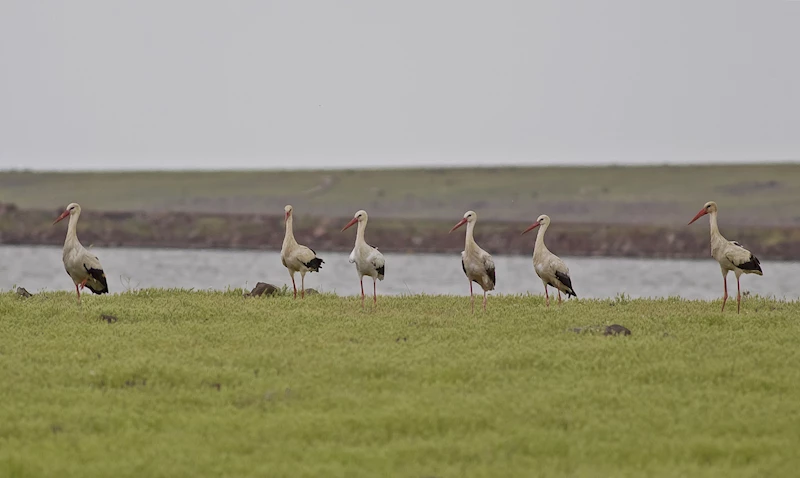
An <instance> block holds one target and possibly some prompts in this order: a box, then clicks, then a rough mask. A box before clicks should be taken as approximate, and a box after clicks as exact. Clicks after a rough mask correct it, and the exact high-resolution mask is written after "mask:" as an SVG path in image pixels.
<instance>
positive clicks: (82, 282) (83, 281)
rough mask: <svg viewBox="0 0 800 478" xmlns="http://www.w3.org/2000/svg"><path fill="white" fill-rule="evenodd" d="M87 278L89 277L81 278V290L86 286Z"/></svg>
mask: <svg viewBox="0 0 800 478" xmlns="http://www.w3.org/2000/svg"><path fill="white" fill-rule="evenodd" d="M88 280H89V278H88V277H87V278H86V279H83V280H82V281H81V290H83V288H84V287H86V282H87V281H88Z"/></svg>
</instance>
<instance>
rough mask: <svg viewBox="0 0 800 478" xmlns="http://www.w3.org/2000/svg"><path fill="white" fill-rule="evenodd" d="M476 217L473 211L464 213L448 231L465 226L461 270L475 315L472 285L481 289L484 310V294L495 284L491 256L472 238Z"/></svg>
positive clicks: (492, 288)
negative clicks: (467, 283) (467, 286)
mask: <svg viewBox="0 0 800 478" xmlns="http://www.w3.org/2000/svg"><path fill="white" fill-rule="evenodd" d="M477 220H478V215H477V214H475V212H474V211H467V212H466V213H464V218H463V219H461V221H460V222H459V223H458V224H456V225H455V226H453V228H452V229H450V232H453V231H455V230H456V229H458V228H459V227H461V226H463V225H464V224H466V225H467V236H466V240H465V242H464V250H463V251H461V268H462V269H464V274H466V276H467V279H468V280H469V301H470V304H471V305H472V312H473V313H475V295H474V294H473V293H472V283H473V282H475V283H477V284H478V285H479V286H481V288H483V310H484V311H485V310H486V292H487V291H490V290H494V286H495V284H496V283H497V282H496V280H495V274H494V262H493V261H492V256H491V255H490V254H489V253H488V252H486V251H484V250H483V249H481V248H480V247H479V246H478V244H477V243H476V242H475V239H474V238H473V237H472V232H473V230H474V229H475V221H477Z"/></svg>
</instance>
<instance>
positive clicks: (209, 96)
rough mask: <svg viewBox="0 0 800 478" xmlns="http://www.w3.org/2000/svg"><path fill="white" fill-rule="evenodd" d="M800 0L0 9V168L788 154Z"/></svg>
mask: <svg viewBox="0 0 800 478" xmlns="http://www.w3.org/2000/svg"><path fill="white" fill-rule="evenodd" d="M799 88H800V1H792V0H658V1H656V0H648V1H645V0H604V1H600V0H519V1H505V0H485V1H480V2H476V1H469V0H402V1H391V2H390V1H380V0H359V1H347V0H340V1H329V0H315V1H308V0H307V1H303V0H285V1H266V0H252V1H235V0H229V1H221V0H137V1H108V0H70V1H60V0H39V1H34V0H0V169H9V168H28V169H154V168H170V169H179V168H203V169H220V168H258V169H260V168H298V167H321V166H335V167H341V166H347V167H364V166H369V167H383V166H403V165H407V166H410V165H442V164H448V165H455V164H464V165H467V164H481V165H500V164H512V163H513V164H603V163H610V162H613V163H687V162H753V161H787V160H798V159H800V93H799V92H798V89H799Z"/></svg>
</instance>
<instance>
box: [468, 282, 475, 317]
mask: <svg viewBox="0 0 800 478" xmlns="http://www.w3.org/2000/svg"><path fill="white" fill-rule="evenodd" d="M469 303H470V305H472V313H473V314H474V313H475V295H473V293H472V281H469Z"/></svg>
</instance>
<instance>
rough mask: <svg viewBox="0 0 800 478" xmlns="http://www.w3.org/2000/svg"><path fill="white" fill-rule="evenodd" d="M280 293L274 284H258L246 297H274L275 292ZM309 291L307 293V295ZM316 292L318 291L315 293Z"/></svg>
mask: <svg viewBox="0 0 800 478" xmlns="http://www.w3.org/2000/svg"><path fill="white" fill-rule="evenodd" d="M309 290H312V289H309ZM277 291H278V288H277V287H275V286H274V285H272V284H267V283H266V282H258V283H257V284H256V286H255V287H253V290H251V291H250V292H246V293H245V294H244V296H245V297H259V296H261V295H273V294H274V293H275V292H277ZM307 292H308V290H307V291H306V293H307ZM314 292H316V291H314Z"/></svg>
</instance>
